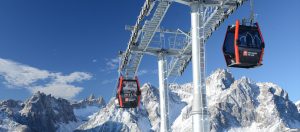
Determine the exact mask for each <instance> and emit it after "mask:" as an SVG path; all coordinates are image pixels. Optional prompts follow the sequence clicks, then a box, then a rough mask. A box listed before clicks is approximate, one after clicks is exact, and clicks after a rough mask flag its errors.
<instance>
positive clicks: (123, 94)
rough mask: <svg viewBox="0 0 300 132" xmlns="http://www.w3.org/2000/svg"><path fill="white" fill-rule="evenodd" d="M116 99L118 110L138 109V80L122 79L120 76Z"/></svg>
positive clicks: (139, 93)
mask: <svg viewBox="0 0 300 132" xmlns="http://www.w3.org/2000/svg"><path fill="white" fill-rule="evenodd" d="M116 98H117V100H118V104H119V107H120V108H136V107H138V106H139V104H140V99H141V90H140V85H139V82H138V79H137V78H135V79H124V78H123V76H120V78H119V83H118V89H117V94H116Z"/></svg>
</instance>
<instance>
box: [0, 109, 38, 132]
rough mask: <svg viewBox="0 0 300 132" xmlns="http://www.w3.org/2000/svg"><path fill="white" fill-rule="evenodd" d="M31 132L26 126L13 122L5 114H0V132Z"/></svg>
mask: <svg viewBox="0 0 300 132" xmlns="http://www.w3.org/2000/svg"><path fill="white" fill-rule="evenodd" d="M8 131H11V132H31V131H32V130H31V129H30V128H29V127H28V126H26V125H22V124H20V123H18V122H16V121H14V120H13V119H12V118H11V117H9V116H8V115H7V114H6V113H4V112H2V111H1V112H0V132H8Z"/></svg>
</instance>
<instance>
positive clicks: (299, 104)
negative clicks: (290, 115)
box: [295, 100, 300, 113]
mask: <svg viewBox="0 0 300 132" xmlns="http://www.w3.org/2000/svg"><path fill="white" fill-rule="evenodd" d="M295 105H296V106H297V108H298V111H299V113H300V100H299V101H297V102H296V103H295Z"/></svg>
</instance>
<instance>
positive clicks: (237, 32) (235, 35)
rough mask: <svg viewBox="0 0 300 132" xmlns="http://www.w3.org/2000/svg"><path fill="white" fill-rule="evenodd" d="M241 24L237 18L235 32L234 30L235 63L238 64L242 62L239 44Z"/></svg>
mask: <svg viewBox="0 0 300 132" xmlns="http://www.w3.org/2000/svg"><path fill="white" fill-rule="evenodd" d="M239 26H240V21H239V20H236V22H235V32H234V52H235V63H236V64H240V54H239V46H238V44H237V40H238V39H239Z"/></svg>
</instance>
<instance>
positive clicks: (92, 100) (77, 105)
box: [72, 94, 106, 109]
mask: <svg viewBox="0 0 300 132" xmlns="http://www.w3.org/2000/svg"><path fill="white" fill-rule="evenodd" d="M105 105H106V103H105V101H104V99H103V97H99V98H96V97H95V96H94V95H93V94H92V95H90V96H89V97H88V98H86V99H84V100H80V101H78V102H74V103H72V107H73V108H74V109H81V108H86V107H87V106H97V107H99V108H102V107H104V106H105Z"/></svg>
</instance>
